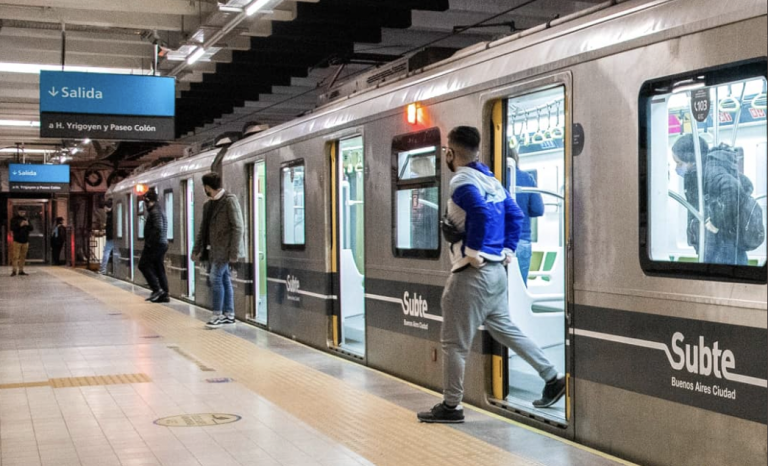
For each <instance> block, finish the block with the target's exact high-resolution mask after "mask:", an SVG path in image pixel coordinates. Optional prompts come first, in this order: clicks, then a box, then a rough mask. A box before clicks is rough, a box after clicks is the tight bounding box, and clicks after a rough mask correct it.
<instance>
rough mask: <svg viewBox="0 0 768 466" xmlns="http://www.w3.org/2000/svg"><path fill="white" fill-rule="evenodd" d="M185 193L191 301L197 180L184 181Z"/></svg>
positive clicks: (185, 245)
mask: <svg viewBox="0 0 768 466" xmlns="http://www.w3.org/2000/svg"><path fill="white" fill-rule="evenodd" d="M182 190H183V191H182V192H183V193H184V196H183V198H184V210H183V215H184V256H185V258H186V264H185V265H186V268H187V287H186V292H185V294H186V295H187V298H188V299H190V300H193V301H194V299H195V263H194V261H192V248H194V247H195V180H194V179H192V178H190V179H188V180H184V181H182Z"/></svg>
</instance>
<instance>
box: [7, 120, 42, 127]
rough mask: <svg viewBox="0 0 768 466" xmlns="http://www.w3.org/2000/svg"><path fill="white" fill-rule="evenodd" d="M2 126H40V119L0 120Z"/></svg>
mask: <svg viewBox="0 0 768 466" xmlns="http://www.w3.org/2000/svg"><path fill="white" fill-rule="evenodd" d="M0 126H29V127H30V128H33V127H39V126H40V122H39V121H30V120H0Z"/></svg>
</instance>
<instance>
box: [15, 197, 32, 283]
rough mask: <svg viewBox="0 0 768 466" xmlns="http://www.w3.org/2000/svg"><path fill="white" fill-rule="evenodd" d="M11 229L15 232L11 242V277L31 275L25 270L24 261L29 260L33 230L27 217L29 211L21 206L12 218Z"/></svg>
mask: <svg viewBox="0 0 768 466" xmlns="http://www.w3.org/2000/svg"><path fill="white" fill-rule="evenodd" d="M11 231H12V232H13V243H11V267H12V268H13V271H12V272H11V277H15V276H16V271H17V270H18V272H19V275H29V274H28V273H26V272H24V263H25V262H26V260H27V251H29V232H30V231H32V225H30V223H29V220H28V219H27V211H26V210H25V209H24V208H23V207H20V208H19V210H18V211H17V213H16V215H15V216H14V217H13V218H12V219H11Z"/></svg>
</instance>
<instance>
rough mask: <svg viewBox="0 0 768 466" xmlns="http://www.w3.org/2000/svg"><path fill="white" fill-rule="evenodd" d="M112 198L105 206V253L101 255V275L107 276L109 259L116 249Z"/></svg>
mask: <svg viewBox="0 0 768 466" xmlns="http://www.w3.org/2000/svg"><path fill="white" fill-rule="evenodd" d="M112 202H113V201H112V198H109V199H107V202H106V204H104V212H105V213H106V219H105V221H104V239H105V241H104V251H102V253H101V267H99V273H100V274H102V275H106V274H107V265H108V264H109V257H110V256H111V255H112V250H113V249H114V248H115V240H114V236H113V235H114V232H113V229H114V225H115V223H114V214H113V213H112Z"/></svg>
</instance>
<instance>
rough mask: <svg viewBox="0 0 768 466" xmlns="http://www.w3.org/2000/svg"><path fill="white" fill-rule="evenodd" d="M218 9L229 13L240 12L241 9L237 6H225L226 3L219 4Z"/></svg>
mask: <svg viewBox="0 0 768 466" xmlns="http://www.w3.org/2000/svg"><path fill="white" fill-rule="evenodd" d="M219 11H228V12H231V13H242V12H243V9H242V8H240V7H239V6H227V5H219Z"/></svg>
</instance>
